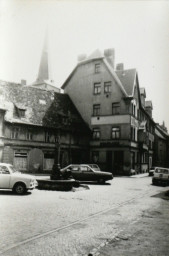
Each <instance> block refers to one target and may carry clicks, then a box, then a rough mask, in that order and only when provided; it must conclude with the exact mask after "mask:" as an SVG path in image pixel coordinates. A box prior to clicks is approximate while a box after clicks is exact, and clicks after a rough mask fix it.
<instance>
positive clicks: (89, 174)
mask: <svg viewBox="0 0 169 256" xmlns="http://www.w3.org/2000/svg"><path fill="white" fill-rule="evenodd" d="M67 171H71V174H72V176H73V178H74V179H75V180H80V181H97V182H99V183H104V182H105V181H107V180H112V179H113V175H112V173H110V172H102V171H100V170H98V169H97V170H95V169H93V168H92V167H91V166H90V165H86V164H70V165H68V166H67V167H65V168H63V169H61V172H62V173H64V172H67Z"/></svg>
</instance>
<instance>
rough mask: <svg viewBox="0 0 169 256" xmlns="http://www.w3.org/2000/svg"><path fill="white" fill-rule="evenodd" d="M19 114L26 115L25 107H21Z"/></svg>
mask: <svg viewBox="0 0 169 256" xmlns="http://www.w3.org/2000/svg"><path fill="white" fill-rule="evenodd" d="M19 116H20V117H25V109H19Z"/></svg>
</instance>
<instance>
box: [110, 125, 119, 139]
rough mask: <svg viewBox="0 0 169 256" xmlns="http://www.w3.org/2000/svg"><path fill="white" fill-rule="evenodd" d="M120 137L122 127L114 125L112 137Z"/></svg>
mask: <svg viewBox="0 0 169 256" xmlns="http://www.w3.org/2000/svg"><path fill="white" fill-rule="evenodd" d="M119 138H120V128H119V127H113V128H112V139H119Z"/></svg>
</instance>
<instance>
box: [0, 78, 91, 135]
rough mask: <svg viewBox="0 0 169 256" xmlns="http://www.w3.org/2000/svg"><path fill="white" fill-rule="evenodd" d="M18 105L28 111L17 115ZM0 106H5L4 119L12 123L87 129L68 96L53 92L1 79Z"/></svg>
mask: <svg viewBox="0 0 169 256" xmlns="http://www.w3.org/2000/svg"><path fill="white" fill-rule="evenodd" d="M15 107H17V108H20V109H22V110H25V117H18V116H17V115H15ZM0 109H6V114H5V121H8V122H11V123H20V124H28V125H37V126H45V127H50V128H57V127H60V126H61V127H62V128H65V129H68V128H70V126H72V127H73V128H74V129H78V130H79V129H80V130H82V129H83V130H85V129H87V127H86V124H85V123H84V121H83V119H82V117H81V115H80V114H79V112H78V111H77V109H76V108H75V106H74V104H73V103H72V101H71V99H70V98H69V96H68V95H66V94H61V93H56V92H53V91H46V90H41V89H37V88H33V87H29V86H22V85H20V84H14V83H9V82H3V81H0ZM63 117H66V118H67V122H65V123H62V121H63ZM69 121H70V122H69Z"/></svg>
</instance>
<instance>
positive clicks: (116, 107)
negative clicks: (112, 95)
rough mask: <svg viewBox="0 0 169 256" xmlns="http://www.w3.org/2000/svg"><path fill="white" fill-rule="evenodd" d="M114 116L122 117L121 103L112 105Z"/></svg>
mask: <svg viewBox="0 0 169 256" xmlns="http://www.w3.org/2000/svg"><path fill="white" fill-rule="evenodd" d="M112 115H120V102H113V103H112Z"/></svg>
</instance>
